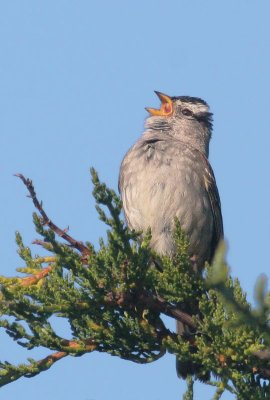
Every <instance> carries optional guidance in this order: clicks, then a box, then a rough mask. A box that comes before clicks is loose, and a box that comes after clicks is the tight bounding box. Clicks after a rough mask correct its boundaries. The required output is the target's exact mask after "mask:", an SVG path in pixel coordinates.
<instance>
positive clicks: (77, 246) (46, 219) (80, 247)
mask: <svg viewBox="0 0 270 400" xmlns="http://www.w3.org/2000/svg"><path fill="white" fill-rule="evenodd" d="M15 176H17V177H18V178H20V179H21V180H22V182H23V183H24V185H25V186H26V188H27V190H28V192H29V194H30V198H31V199H32V201H33V203H34V206H35V207H36V209H37V210H38V211H39V213H40V215H41V216H42V218H43V223H44V225H48V227H49V228H50V229H51V230H52V231H54V232H55V233H56V234H57V235H58V236H60V237H61V238H63V239H64V240H66V241H67V242H68V243H69V244H70V245H71V246H72V247H74V248H75V249H77V250H79V251H80V252H81V253H82V255H83V256H84V257H87V256H89V255H90V254H91V253H90V250H89V249H88V247H87V246H85V245H84V244H83V243H82V242H79V241H78V240H75V239H74V238H73V237H71V236H70V235H69V234H68V233H67V231H66V230H65V229H61V228H59V227H58V226H57V225H55V224H54V223H53V222H52V221H51V220H50V219H49V217H48V216H47V214H46V212H45V211H44V209H43V206H42V203H41V202H40V201H39V200H38V199H37V196H36V192H35V188H34V186H33V183H32V181H31V180H30V179H27V178H25V177H24V176H23V175H22V174H15Z"/></svg>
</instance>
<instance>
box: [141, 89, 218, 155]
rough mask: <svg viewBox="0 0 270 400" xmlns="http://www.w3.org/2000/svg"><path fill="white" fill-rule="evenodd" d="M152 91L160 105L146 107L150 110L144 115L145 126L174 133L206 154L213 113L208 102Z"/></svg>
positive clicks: (172, 134) (169, 133) (151, 129)
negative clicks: (145, 116)
mask: <svg viewBox="0 0 270 400" xmlns="http://www.w3.org/2000/svg"><path fill="white" fill-rule="evenodd" d="M155 93H156V95H157V96H158V97H159V99H160V101H161V105H160V108H159V109H156V108H148V107H147V108H146V110H147V111H148V112H149V114H150V115H149V117H148V118H147V119H146V129H147V130H150V131H159V132H160V134H164V135H165V134H168V135H170V136H174V137H175V138H176V139H179V140H181V141H183V142H185V143H187V144H190V145H192V146H193V147H195V148H198V149H199V150H200V151H202V152H203V153H205V154H206V155H207V156H208V149H209V141H210V138H211V132H212V113H211V112H210V111H209V106H208V104H207V103H206V102H205V101H204V100H202V99H200V98H198V97H189V96H178V97H171V96H168V95H166V94H164V93H160V92H155Z"/></svg>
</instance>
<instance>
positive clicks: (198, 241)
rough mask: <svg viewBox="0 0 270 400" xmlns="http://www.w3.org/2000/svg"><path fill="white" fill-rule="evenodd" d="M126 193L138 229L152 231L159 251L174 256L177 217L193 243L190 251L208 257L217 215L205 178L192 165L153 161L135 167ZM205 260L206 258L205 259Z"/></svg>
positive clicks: (132, 224)
mask: <svg viewBox="0 0 270 400" xmlns="http://www.w3.org/2000/svg"><path fill="white" fill-rule="evenodd" d="M129 179H131V182H130V185H129V187H128V188H127V190H126V193H125V201H124V202H123V203H124V209H125V208H126V207H128V213H127V214H128V222H129V225H130V227H132V228H133V229H135V230H142V231H146V230H147V229H148V228H149V227H150V228H151V231H152V242H151V243H152V247H153V248H154V249H155V250H156V251H157V252H159V253H162V254H168V255H172V254H173V253H174V240H173V237H172V233H173V229H174V219H175V217H177V218H178V219H179V221H180V225H181V228H182V229H183V231H184V232H186V234H187V236H188V239H189V242H190V247H189V249H190V253H191V254H192V255H194V254H195V255H196V256H197V257H198V258H201V257H203V258H207V256H205V255H206V254H208V252H209V249H210V247H211V246H210V244H211V240H212V228H213V217H212V213H211V205H210V202H209V199H208V195H207V192H206V191H205V190H204V189H203V188H202V184H201V182H202V179H201V177H200V176H199V174H198V171H196V170H194V168H193V167H192V165H190V166H187V165H186V163H185V165H181V163H178V164H177V165H175V166H172V165H167V164H163V165H160V166H159V168H158V169H157V168H156V165H152V164H151V163H148V164H145V165H144V168H141V169H140V170H137V171H135V170H133V173H132V176H131V177H130V178H129ZM204 261H205V260H204Z"/></svg>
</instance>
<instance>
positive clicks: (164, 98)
mask: <svg viewBox="0 0 270 400" xmlns="http://www.w3.org/2000/svg"><path fill="white" fill-rule="evenodd" d="M155 93H156V95H157V96H158V97H159V99H160V101H161V106H160V109H157V108H149V107H146V108H145V109H146V111H148V112H149V113H150V114H151V115H154V116H155V115H157V116H162V117H169V116H170V115H172V113H173V102H172V99H171V98H170V96H168V95H167V94H164V93H160V92H157V91H155Z"/></svg>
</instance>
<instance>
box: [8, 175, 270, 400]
mask: <svg viewBox="0 0 270 400" xmlns="http://www.w3.org/2000/svg"><path fill="white" fill-rule="evenodd" d="M91 174H92V182H93V185H94V190H93V195H94V198H95V200H96V203H97V206H96V208H97V211H98V214H99V217H100V219H101V220H102V221H103V222H104V223H105V224H107V225H108V231H107V238H106V241H104V240H103V239H101V240H100V246H99V248H98V249H96V248H94V246H93V245H92V244H91V243H82V242H80V241H78V240H75V239H74V238H72V237H71V236H70V235H69V234H68V232H67V231H65V230H61V229H60V228H58V227H57V226H56V225H55V224H54V223H53V222H52V221H51V220H50V219H49V218H48V217H47V215H46V213H45V211H44V209H43V205H42V203H40V202H39V201H38V200H37V197H36V194H35V190H34V187H33V185H32V182H31V181H30V180H27V179H25V178H24V177H23V176H22V175H19V177H20V178H21V179H22V181H23V182H24V184H25V185H26V187H27V189H28V191H29V193H30V197H32V200H33V202H34V205H35V207H36V208H37V211H38V213H34V214H33V221H34V225H35V228H36V231H37V233H38V234H39V236H40V239H38V240H36V241H35V242H34V243H36V244H37V245H39V246H41V247H42V249H43V250H42V251H43V252H44V250H45V252H46V256H34V255H33V254H32V252H31V250H30V248H29V247H26V246H25V245H24V243H23V240H22V237H21V235H20V234H19V233H16V242H17V245H18V253H19V255H20V257H21V258H22V260H23V261H24V263H25V266H24V267H23V268H19V269H18V272H19V273H20V274H21V275H20V276H15V277H4V276H1V277H0V288H1V292H0V304H1V309H0V310H1V314H0V316H1V319H0V327H1V328H2V329H3V330H5V332H6V333H7V334H8V335H9V336H10V337H11V338H12V339H13V340H14V341H15V342H16V343H17V344H18V345H19V346H22V347H24V348H26V349H27V350H33V349H35V348H37V347H39V346H42V347H45V348H47V349H48V350H49V351H50V354H49V355H48V356H47V357H45V358H44V359H42V360H34V359H28V362H26V363H25V364H20V365H13V364H11V363H9V362H8V361H5V362H4V361H3V362H1V363H0V386H3V385H6V384H8V383H11V382H13V381H15V380H17V379H19V378H20V377H22V376H25V377H32V376H35V375H37V374H39V373H41V372H42V371H45V370H47V369H49V368H50V367H51V366H52V365H53V364H54V363H55V362H56V361H59V360H61V359H62V358H63V357H66V356H75V357H76V356H82V355H84V354H86V353H90V352H93V351H99V352H105V353H108V354H111V355H113V356H118V357H121V358H123V359H126V360H130V361H133V362H136V363H141V364H143V363H150V362H153V361H155V360H157V359H159V358H160V357H162V356H164V355H165V354H166V352H169V353H172V354H175V355H176V356H177V357H179V358H181V360H182V361H183V362H185V361H187V362H193V363H196V365H199V366H200V374H201V375H202V376H209V380H208V381H207V382H205V383H206V384H209V385H212V386H215V387H216V392H215V395H214V397H213V399H219V398H221V396H222V395H223V393H224V392H226V391H230V392H231V393H233V394H234V395H235V398H236V399H238V400H244V399H247V398H248V399H250V400H253V399H254V400H255V399H256V400H262V399H267V398H269V397H270V386H269V379H270V368H269V359H270V351H269V348H270V330H269V312H270V296H269V293H267V289H266V278H261V279H260V280H259V281H258V284H257V288H256V296H257V303H258V307H257V309H255V310H253V309H252V308H251V306H250V304H249V303H248V302H247V300H246V295H245V293H244V292H243V290H242V289H241V287H240V284H239V282H238V280H237V279H234V280H233V279H232V278H231V277H230V275H229V271H228V267H227V265H226V262H225V255H224V254H225V248H224V244H222V245H221V246H220V248H219V249H218V251H217V254H216V256H215V260H214V263H213V265H212V266H208V267H207V268H206V270H205V273H204V276H203V277H202V276H199V275H198V274H196V273H195V272H194V271H193V270H192V268H191V266H190V263H189V257H188V254H187V250H188V241H187V239H186V237H185V235H184V234H183V232H182V231H181V228H180V224H179V222H178V221H176V222H175V233H174V235H175V243H176V248H177V252H176V255H175V256H174V257H173V258H169V257H166V256H164V257H160V256H159V255H157V254H155V253H154V252H153V251H152V250H151V249H150V247H149V244H150V240H151V232H148V233H147V234H146V235H144V237H143V238H142V235H141V233H140V232H139V233H137V232H130V231H129V230H128V229H127V227H126V225H125V223H124V222H123V220H122V219H121V201H120V199H119V197H118V196H117V195H116V193H115V192H114V191H113V190H111V189H108V188H107V187H106V185H105V184H103V183H101V182H100V180H99V178H98V175H97V173H96V171H95V170H94V169H92V170H91ZM157 265H158V266H159V267H158V268H157V267H156V266H157ZM187 309H188V310H189V313H187V312H186V311H185V310H187ZM164 315H167V316H169V317H172V318H175V319H178V320H180V321H181V322H183V323H185V324H186V325H187V326H188V327H189V328H190V334H187V333H186V334H184V335H183V336H179V335H176V334H175V332H172V331H171V330H169V329H168V328H167V327H166V325H165V323H164V318H163V316H164ZM52 317H54V318H64V319H65V320H67V321H68V323H69V326H70V337H67V338H64V337H60V336H59V335H58V334H57V332H56V331H55V330H54V328H53V324H52V322H51V321H52ZM200 374H199V375H198V377H200ZM194 379H196V377H189V378H188V379H187V392H186V393H185V394H184V397H183V399H186V400H192V399H193V398H194V393H193V383H194Z"/></svg>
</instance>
